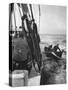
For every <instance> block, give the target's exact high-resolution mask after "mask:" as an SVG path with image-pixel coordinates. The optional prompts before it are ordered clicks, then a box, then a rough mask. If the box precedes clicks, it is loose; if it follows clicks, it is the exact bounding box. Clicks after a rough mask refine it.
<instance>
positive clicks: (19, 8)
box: [18, 6, 22, 17]
mask: <svg viewBox="0 0 68 90" xmlns="http://www.w3.org/2000/svg"><path fill="white" fill-rule="evenodd" d="M18 9H19V13H20V17H22V14H21V10H20V7H19V6H18Z"/></svg>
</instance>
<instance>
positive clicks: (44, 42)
mask: <svg viewBox="0 0 68 90" xmlns="http://www.w3.org/2000/svg"><path fill="white" fill-rule="evenodd" d="M40 40H41V42H40V48H41V51H43V50H44V47H45V46H49V45H52V46H53V47H54V45H56V44H59V47H60V49H64V50H65V51H66V35H64V34H63V35H61V34H60V35H58V34H50V35H47V34H41V35H40Z"/></svg>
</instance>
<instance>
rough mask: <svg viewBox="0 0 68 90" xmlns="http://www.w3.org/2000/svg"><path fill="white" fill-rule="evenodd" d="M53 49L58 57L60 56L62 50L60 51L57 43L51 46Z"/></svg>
mask: <svg viewBox="0 0 68 90" xmlns="http://www.w3.org/2000/svg"><path fill="white" fill-rule="evenodd" d="M53 51H54V52H55V54H56V55H58V56H59V57H61V56H62V53H63V50H62V51H61V50H60V48H59V44H57V45H55V46H54V47H53Z"/></svg>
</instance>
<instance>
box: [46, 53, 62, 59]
mask: <svg viewBox="0 0 68 90" xmlns="http://www.w3.org/2000/svg"><path fill="white" fill-rule="evenodd" d="M45 54H46V56H47V57H49V58H51V59H56V60H60V59H62V58H61V57H59V56H58V55H57V54H55V53H54V52H45Z"/></svg>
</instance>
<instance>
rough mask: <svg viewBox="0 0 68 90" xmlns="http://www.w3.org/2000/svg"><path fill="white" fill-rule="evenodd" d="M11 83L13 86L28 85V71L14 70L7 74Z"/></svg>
mask: <svg viewBox="0 0 68 90" xmlns="http://www.w3.org/2000/svg"><path fill="white" fill-rule="evenodd" d="M9 79H10V80H11V85H12V86H13V87H19V86H27V85H28V71H27V70H15V71H13V72H12V74H9Z"/></svg>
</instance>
